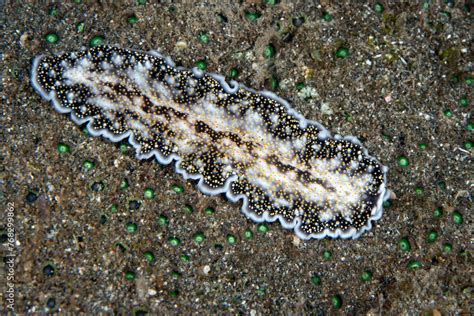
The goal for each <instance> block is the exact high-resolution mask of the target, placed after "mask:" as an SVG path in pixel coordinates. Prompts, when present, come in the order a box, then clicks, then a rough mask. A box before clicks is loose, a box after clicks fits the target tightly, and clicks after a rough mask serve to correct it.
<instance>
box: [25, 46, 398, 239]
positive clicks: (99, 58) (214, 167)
mask: <svg viewBox="0 0 474 316" xmlns="http://www.w3.org/2000/svg"><path fill="white" fill-rule="evenodd" d="M31 83H32V85H33V87H34V88H35V90H36V91H37V92H38V93H39V94H40V95H41V96H42V97H43V98H44V99H46V100H50V101H51V102H52V104H53V106H54V108H55V109H56V110H57V111H58V112H60V113H64V114H67V113H70V117H71V119H72V120H73V121H74V122H75V123H76V124H78V125H82V124H86V123H87V129H88V131H89V132H90V134H91V135H93V136H103V137H105V138H107V139H109V140H111V141H113V142H119V141H122V140H124V139H128V142H129V143H130V144H131V145H132V146H133V147H134V148H135V150H136V156H137V158H138V159H148V158H150V157H153V156H154V157H155V158H156V159H157V160H158V162H159V163H161V164H163V165H167V164H170V163H172V162H174V163H175V164H174V166H175V169H176V172H177V173H179V174H181V175H182V176H183V177H184V179H193V180H197V181H198V184H197V186H198V188H199V190H200V191H201V192H203V193H204V194H208V195H217V194H222V193H223V194H225V196H226V197H227V199H228V200H230V201H231V202H234V203H236V202H238V201H239V200H242V207H241V210H242V212H243V213H244V214H245V215H246V216H247V217H248V218H250V219H251V220H253V221H254V222H259V223H260V222H274V221H276V220H278V221H279V222H280V223H281V225H282V226H283V227H284V228H287V229H294V231H295V233H296V235H297V236H298V237H299V238H301V239H312V238H315V239H321V238H324V237H332V238H353V239H355V238H358V237H359V236H360V235H361V234H362V233H364V232H365V231H368V230H370V229H371V228H372V221H374V220H377V219H379V218H380V217H381V216H382V212H383V202H384V201H386V200H387V199H388V197H389V192H390V191H389V190H388V189H387V187H386V185H387V172H388V168H387V167H386V166H383V165H382V164H380V163H379V162H378V160H377V159H375V158H373V157H371V156H370V155H369V153H368V151H367V149H366V148H364V147H363V146H362V144H361V143H360V141H359V140H358V139H357V138H356V137H353V136H346V137H342V136H340V135H334V136H332V135H331V134H330V133H329V132H328V130H326V129H325V128H324V127H323V126H322V125H321V124H320V123H319V122H316V121H312V120H308V119H306V118H305V117H303V116H302V115H301V114H300V113H298V112H297V111H296V110H294V109H293V108H292V107H291V106H290V104H289V103H288V102H287V101H285V100H283V99H282V98H280V97H278V96H277V95H275V94H274V93H272V92H269V91H260V92H257V91H255V90H253V89H251V88H248V87H246V86H244V85H242V84H239V83H237V82H235V81H230V82H229V83H227V82H226V80H225V78H224V77H223V76H221V75H218V74H212V73H204V72H202V71H201V70H199V69H197V68H193V69H192V70H188V69H185V68H183V67H176V66H175V64H174V63H173V61H172V60H171V59H170V58H169V57H165V56H163V55H161V54H160V53H158V52H156V51H150V52H140V51H133V50H127V49H121V48H117V47H108V46H98V47H95V48H92V49H89V50H86V51H81V52H73V53H66V54H63V55H59V56H38V57H36V58H35V59H34V61H33V67H32V71H31Z"/></svg>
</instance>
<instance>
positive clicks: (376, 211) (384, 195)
mask: <svg viewBox="0 0 474 316" xmlns="http://www.w3.org/2000/svg"><path fill="white" fill-rule="evenodd" d="M129 51H133V52H139V53H148V54H150V55H153V56H156V57H159V58H163V59H164V60H165V61H166V62H167V63H168V64H169V65H170V66H171V67H173V68H175V69H177V70H186V68H184V67H181V66H179V67H176V65H175V63H174V62H173V60H172V59H171V58H170V57H169V56H164V55H162V54H161V53H159V52H157V51H155V50H151V51H148V52H142V51H134V50H129ZM43 57H44V56H43V55H39V56H37V57H35V58H34V60H33V68H32V70H31V84H32V86H33V87H34V88H35V90H36V91H37V92H38V93H39V94H40V95H41V96H42V97H43V98H44V99H46V100H48V101H51V102H52V103H53V106H54V108H55V109H56V111H58V112H59V113H63V114H67V113H70V112H71V109H69V108H66V107H63V106H61V104H60V102H59V101H58V99H57V97H56V94H55V91H54V90H51V91H50V93H46V91H44V90H43V89H42V87H41V85H40V84H39V83H38V82H37V69H38V65H39V63H40V61H41V58H43ZM192 71H193V73H194V75H196V77H198V78H201V77H202V76H203V75H204V72H203V71H201V70H200V69H198V68H196V67H194V68H192ZM207 74H208V75H210V76H211V77H212V78H214V79H216V80H217V81H218V82H219V83H220V84H221V86H222V87H223V88H224V90H225V91H226V92H227V93H230V94H233V93H236V92H237V91H238V90H239V88H242V89H246V90H248V91H251V92H253V93H257V94H260V95H263V96H265V97H268V98H270V99H273V100H274V101H276V102H278V103H280V104H283V105H284V106H285V107H286V108H287V110H288V113H289V114H291V115H293V116H295V117H296V118H297V119H298V120H299V123H300V127H301V128H306V126H308V125H315V126H316V127H317V128H318V129H319V130H320V133H319V134H318V137H319V138H324V139H327V138H330V137H331V133H330V132H329V131H328V130H327V129H326V128H325V127H324V126H323V125H321V124H320V123H319V122H317V121H313V120H308V119H306V118H305V117H304V116H303V115H302V114H300V113H298V112H297V111H296V110H295V109H293V108H292V107H291V105H290V104H289V103H288V102H287V101H286V100H284V99H282V98H280V97H279V96H277V95H276V94H274V93H273V92H270V91H266V90H263V91H260V92H258V91H256V90H254V89H251V88H248V87H247V86H245V85H243V84H240V83H238V82H237V81H235V80H231V81H230V84H229V83H227V81H226V80H225V77H224V76H222V75H219V74H215V73H207ZM70 116H71V119H72V120H73V121H74V122H75V123H76V124H78V125H82V124H85V123H87V130H88V131H89V133H90V134H91V135H93V136H102V137H104V138H107V139H109V140H110V141H112V142H120V141H122V140H124V139H126V138H128V142H129V143H130V144H131V145H132V146H133V147H134V148H135V150H136V157H137V158H138V159H140V160H142V159H149V158H151V157H153V156H155V157H156V160H158V162H159V163H160V164H162V165H168V164H170V163H172V162H173V160H174V161H176V163H175V170H176V172H177V173H179V174H181V175H182V176H183V178H184V179H185V180H188V179H192V180H198V184H197V187H198V188H199V190H200V191H201V192H202V193H204V194H207V195H218V194H223V193H224V194H225V196H226V198H227V199H228V200H229V201H231V202H233V203H237V202H238V201H239V200H242V208H241V211H242V212H243V213H244V214H245V215H246V216H247V217H248V218H250V219H251V220H252V221H254V222H256V223H263V222H275V221H276V220H278V221H279V222H280V223H281V225H282V226H283V227H284V228H286V229H289V230H291V229H293V230H294V231H295V233H296V235H297V236H298V237H299V238H301V239H304V240H308V239H313V238H314V239H322V238H325V237H331V238H343V239H349V238H352V239H357V238H359V237H360V236H361V235H362V234H363V233H364V232H366V231H369V230H371V229H372V221H375V220H378V219H380V218H381V217H382V213H383V202H385V201H386V200H388V199H389V196H390V190H388V189H387V172H388V167H386V166H383V165H382V164H380V163H379V161H378V160H377V159H376V158H374V157H372V156H370V155H369V153H368V150H367V149H366V148H365V147H363V145H362V143H361V142H360V141H359V139H358V138H357V137H355V136H344V137H343V136H341V135H338V134H335V135H334V139H336V140H341V139H342V140H347V141H350V142H352V143H354V144H356V145H359V146H360V147H361V149H362V150H363V152H364V155H366V156H367V157H370V158H371V159H374V160H375V161H376V162H377V163H379V164H380V165H381V166H382V171H383V173H384V183H383V184H382V186H381V187H380V194H379V198H378V200H377V203H376V206H375V207H374V208H373V209H372V212H371V214H372V215H371V217H370V218H369V219H368V220H367V224H366V225H365V226H363V227H361V229H359V230H356V229H355V228H354V227H352V228H351V229H349V230H346V231H343V230H341V229H340V228H338V229H336V230H335V231H331V230H329V229H324V230H323V231H322V232H320V233H318V234H306V233H304V232H303V231H301V230H300V226H301V220H300V218H299V217H295V219H294V220H293V221H292V222H291V223H288V222H286V221H285V220H284V219H283V217H282V216H281V215H275V216H271V215H270V214H269V213H268V212H264V213H263V214H262V215H261V216H259V215H257V214H255V213H253V212H251V211H249V209H248V198H247V197H246V196H245V195H242V194H240V195H234V194H232V192H231V190H230V185H231V183H232V182H233V181H234V180H235V179H236V178H237V177H236V176H235V175H234V176H231V177H229V178H228V179H227V180H226V182H225V183H224V186H222V187H221V188H218V189H214V188H211V187H209V186H207V185H206V184H205V183H204V178H203V177H202V175H200V174H196V175H192V174H188V173H187V172H186V171H185V170H184V169H181V168H180V162H181V158H180V157H179V156H177V155H176V154H171V155H170V156H168V157H164V156H163V155H162V154H161V153H160V152H158V151H157V150H153V151H151V152H150V153H148V154H146V155H141V154H140V147H141V146H140V144H139V143H137V142H136V141H135V139H134V135H133V134H132V133H131V131H128V132H126V133H124V134H122V135H120V136H116V135H113V134H111V133H110V132H109V131H107V130H105V129H102V130H94V129H93V128H92V125H91V124H92V117H88V118H84V119H80V118H78V117H77V116H76V115H75V114H74V113H71V114H70Z"/></svg>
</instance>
